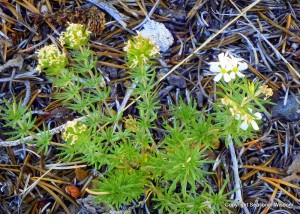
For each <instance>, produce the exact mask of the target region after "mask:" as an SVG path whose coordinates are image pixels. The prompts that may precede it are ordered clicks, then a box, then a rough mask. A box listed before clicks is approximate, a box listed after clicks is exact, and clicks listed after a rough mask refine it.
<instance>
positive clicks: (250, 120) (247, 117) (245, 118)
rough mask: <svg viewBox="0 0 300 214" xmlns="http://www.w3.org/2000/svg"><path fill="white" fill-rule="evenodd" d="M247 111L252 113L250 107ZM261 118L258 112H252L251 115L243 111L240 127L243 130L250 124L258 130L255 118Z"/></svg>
mask: <svg viewBox="0 0 300 214" xmlns="http://www.w3.org/2000/svg"><path fill="white" fill-rule="evenodd" d="M249 111H250V112H251V113H252V109H249ZM261 118H262V115H261V113H259V112H256V113H255V114H253V116H252V115H250V114H248V113H245V114H244V115H243V116H242V118H241V119H242V120H243V122H242V124H241V125H240V128H241V129H243V130H247V129H248V127H249V125H250V124H251V126H252V127H253V129H254V130H256V131H257V130H259V127H258V125H257V123H256V121H255V120H261Z"/></svg>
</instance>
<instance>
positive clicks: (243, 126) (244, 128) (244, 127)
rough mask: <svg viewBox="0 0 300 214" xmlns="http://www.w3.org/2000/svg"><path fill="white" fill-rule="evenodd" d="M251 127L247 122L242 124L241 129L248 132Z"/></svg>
mask: <svg viewBox="0 0 300 214" xmlns="http://www.w3.org/2000/svg"><path fill="white" fill-rule="evenodd" d="M248 127H249V125H248V123H247V122H246V121H244V122H242V124H241V125H240V128H241V129H243V130H247V129H248Z"/></svg>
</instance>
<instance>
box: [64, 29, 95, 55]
mask: <svg viewBox="0 0 300 214" xmlns="http://www.w3.org/2000/svg"><path fill="white" fill-rule="evenodd" d="M90 35H91V32H90V31H88V30H87V29H86V27H84V26H83V25H81V24H73V23H71V24H70V25H69V26H68V27H67V29H66V31H65V32H63V33H62V34H61V35H60V38H59V40H60V42H61V44H62V45H66V46H67V47H69V48H71V49H74V50H76V49H79V48H80V47H82V46H85V45H87V44H88V42H89V39H90Z"/></svg>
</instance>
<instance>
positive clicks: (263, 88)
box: [254, 85, 273, 100]
mask: <svg viewBox="0 0 300 214" xmlns="http://www.w3.org/2000/svg"><path fill="white" fill-rule="evenodd" d="M262 94H263V95H265V97H264V99H265V100H266V99H268V98H269V97H271V96H273V90H272V88H269V87H268V86H267V85H262V86H260V87H259V88H258V90H257V91H256V92H255V94H254V96H260V95H262Z"/></svg>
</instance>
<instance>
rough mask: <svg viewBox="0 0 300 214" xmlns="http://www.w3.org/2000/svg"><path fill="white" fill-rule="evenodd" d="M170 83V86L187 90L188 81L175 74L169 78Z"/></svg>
mask: <svg viewBox="0 0 300 214" xmlns="http://www.w3.org/2000/svg"><path fill="white" fill-rule="evenodd" d="M167 80H168V82H169V83H170V85H173V86H175V87H177V88H186V81H185V79H184V78H182V77H180V76H177V75H175V74H170V75H169V76H168V77H167Z"/></svg>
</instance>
